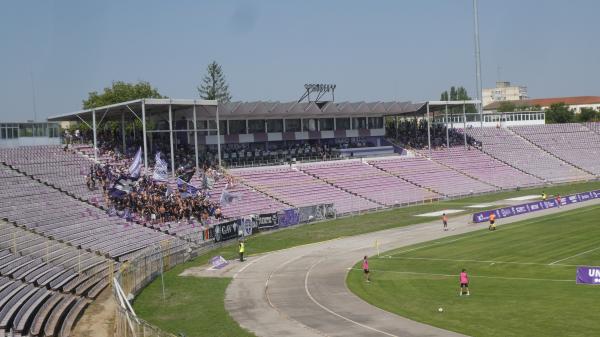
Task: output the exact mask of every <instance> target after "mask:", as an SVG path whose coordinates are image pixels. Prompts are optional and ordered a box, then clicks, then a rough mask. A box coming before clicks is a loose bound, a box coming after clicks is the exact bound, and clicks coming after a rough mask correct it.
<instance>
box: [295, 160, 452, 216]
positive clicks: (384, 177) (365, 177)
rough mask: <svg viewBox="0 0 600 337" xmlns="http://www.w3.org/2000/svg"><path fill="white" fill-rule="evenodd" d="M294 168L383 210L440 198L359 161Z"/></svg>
mask: <svg viewBox="0 0 600 337" xmlns="http://www.w3.org/2000/svg"><path fill="white" fill-rule="evenodd" d="M298 168H299V169H300V170H301V171H304V172H306V173H308V174H311V175H314V176H316V177H318V178H319V179H322V180H325V181H327V182H328V183H331V184H333V185H335V186H337V187H339V188H341V189H344V190H346V191H349V192H351V193H355V194H358V195H360V196H363V197H365V198H367V199H370V200H373V201H376V202H378V203H381V204H384V205H386V206H393V205H402V204H410V203H414V202H422V201H424V200H432V199H437V198H439V197H440V195H439V194H437V193H434V192H431V191H428V190H426V189H423V188H420V187H418V186H416V185H414V184H411V183H409V182H407V181H405V180H402V179H400V178H398V177H396V176H394V175H392V174H390V173H388V172H385V171H382V170H380V169H378V168H376V167H374V166H372V165H370V164H368V163H363V162H361V161H359V160H350V161H343V162H339V163H333V164H316V165H301V166H299V167H298Z"/></svg>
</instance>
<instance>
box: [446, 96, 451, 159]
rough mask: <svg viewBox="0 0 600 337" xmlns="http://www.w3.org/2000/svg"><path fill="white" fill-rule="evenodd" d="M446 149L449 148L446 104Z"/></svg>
mask: <svg viewBox="0 0 600 337" xmlns="http://www.w3.org/2000/svg"><path fill="white" fill-rule="evenodd" d="M445 124H446V147H447V148H450V138H449V137H448V134H449V131H448V103H446V123H445Z"/></svg>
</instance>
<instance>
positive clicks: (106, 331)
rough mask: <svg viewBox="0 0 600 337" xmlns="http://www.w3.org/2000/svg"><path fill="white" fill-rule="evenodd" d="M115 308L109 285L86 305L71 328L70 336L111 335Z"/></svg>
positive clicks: (98, 336)
mask: <svg viewBox="0 0 600 337" xmlns="http://www.w3.org/2000/svg"><path fill="white" fill-rule="evenodd" d="M116 310H117V304H116V302H115V300H114V298H113V296H112V289H111V287H110V286H109V287H107V288H106V289H104V290H103V291H102V292H101V293H100V296H98V298H96V300H95V301H94V302H92V303H91V304H90V305H89V306H88V307H87V309H86V310H85V312H84V313H83V316H81V318H80V319H79V321H78V322H77V325H76V326H75V329H73V333H72V336H77V337H112V336H113V335H114V333H113V331H114V321H115V311H116Z"/></svg>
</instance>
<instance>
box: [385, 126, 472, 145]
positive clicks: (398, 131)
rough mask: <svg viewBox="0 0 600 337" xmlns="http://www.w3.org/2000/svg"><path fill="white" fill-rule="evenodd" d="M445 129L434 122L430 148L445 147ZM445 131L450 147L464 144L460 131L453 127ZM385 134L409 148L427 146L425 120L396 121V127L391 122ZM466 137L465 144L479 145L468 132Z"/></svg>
mask: <svg viewBox="0 0 600 337" xmlns="http://www.w3.org/2000/svg"><path fill="white" fill-rule="evenodd" d="M446 129H447V128H446V126H444V125H443V124H434V125H432V126H431V129H430V130H429V132H430V135H431V147H432V148H444V147H446ZM447 132H448V142H449V143H450V147H452V146H459V145H463V144H464V142H465V137H464V135H463V134H462V133H459V132H457V131H456V130H455V129H448V130H447ZM467 133H468V132H467ZM387 135H388V137H390V138H394V139H395V140H396V141H397V142H398V143H400V144H402V145H404V146H406V147H408V148H411V149H417V150H419V149H424V148H426V147H428V146H429V143H428V133H427V121H426V120H417V119H407V120H402V121H398V124H397V128H396V124H395V123H391V124H389V125H388V128H387ZM466 138H467V144H468V145H470V146H473V147H479V146H480V145H481V144H480V143H478V142H477V141H476V140H475V139H474V138H473V137H471V136H469V135H468V134H467V137H466Z"/></svg>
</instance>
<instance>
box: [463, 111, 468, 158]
mask: <svg viewBox="0 0 600 337" xmlns="http://www.w3.org/2000/svg"><path fill="white" fill-rule="evenodd" d="M466 111H467V109H466V105H465V103H464V102H463V131H464V132H463V138H464V140H465V150H466V149H467V114H466Z"/></svg>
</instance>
